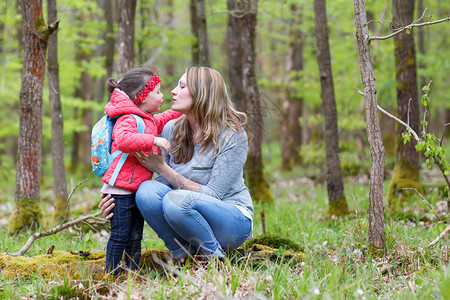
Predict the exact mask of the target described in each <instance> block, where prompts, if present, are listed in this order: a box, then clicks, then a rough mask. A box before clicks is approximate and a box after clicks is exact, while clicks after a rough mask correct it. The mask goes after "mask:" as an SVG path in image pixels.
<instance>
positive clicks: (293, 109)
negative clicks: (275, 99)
mask: <svg viewBox="0 0 450 300" xmlns="http://www.w3.org/2000/svg"><path fill="white" fill-rule="evenodd" d="M291 15H292V19H291V24H290V28H289V50H288V55H287V57H286V79H285V82H286V85H287V88H286V96H285V98H284V99H285V100H284V101H283V105H282V118H281V149H282V150H281V158H282V168H283V169H284V170H291V169H292V166H293V165H298V164H300V163H301V158H300V150H301V147H302V128H301V127H300V121H299V119H300V117H301V116H302V112H303V97H301V96H298V94H299V90H301V89H302V87H301V86H300V80H301V75H300V72H301V71H302V70H303V45H304V37H303V33H302V32H301V30H300V29H299V26H300V24H301V18H302V12H301V10H300V9H299V8H298V7H297V6H296V5H294V4H292V5H291ZM294 74H295V75H294Z"/></svg>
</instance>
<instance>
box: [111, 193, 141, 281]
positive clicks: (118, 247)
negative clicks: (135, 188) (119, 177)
mask: <svg viewBox="0 0 450 300" xmlns="http://www.w3.org/2000/svg"><path fill="white" fill-rule="evenodd" d="M113 197H114V199H115V207H114V208H113V209H112V211H111V212H112V213H114V216H113V217H112V219H111V235H110V237H109V240H108V245H107V247H106V271H107V272H111V271H113V270H114V273H113V275H117V274H119V273H120V270H119V269H118V268H117V266H118V265H119V264H120V261H121V260H122V256H123V253H124V251H125V259H126V260H125V261H126V265H127V267H129V268H131V269H137V268H138V266H139V260H140V257H141V240H142V228H143V222H144V221H143V218H142V216H141V215H140V213H139V211H138V210H137V208H136V202H135V194H130V195H113ZM132 261H133V262H132Z"/></svg>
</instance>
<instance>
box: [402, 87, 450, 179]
mask: <svg viewBox="0 0 450 300" xmlns="http://www.w3.org/2000/svg"><path fill="white" fill-rule="evenodd" d="M430 85H431V82H430V83H429V84H428V85H426V86H424V87H423V88H422V91H423V92H424V94H423V96H422V99H421V103H422V105H423V106H424V107H425V114H427V113H429V107H430V102H431V99H430V97H429V94H430V92H431V89H430ZM422 125H423V128H424V129H423V130H422V132H421V136H420V137H419V141H418V142H417V144H416V150H417V151H418V152H422V151H423V153H424V155H425V157H426V160H425V163H426V166H427V168H428V169H430V168H431V167H432V165H433V164H437V165H438V167H439V169H440V170H441V172H442V173H443V174H444V175H445V176H448V175H449V170H450V164H449V163H448V161H447V158H446V151H445V148H444V147H443V145H442V141H441V140H440V139H439V138H438V137H436V136H435V135H434V134H432V133H430V132H428V122H427V121H422ZM411 135H412V133H411V129H409V128H408V130H407V131H406V132H405V133H403V134H402V138H403V142H404V143H407V142H408V141H410V140H411Z"/></svg>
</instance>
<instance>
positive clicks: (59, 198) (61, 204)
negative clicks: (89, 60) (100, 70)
mask: <svg viewBox="0 0 450 300" xmlns="http://www.w3.org/2000/svg"><path fill="white" fill-rule="evenodd" d="M47 15H48V21H49V22H54V21H56V20H57V10H56V0H48V1H47ZM57 33H58V32H55V33H53V34H52V35H51V36H50V38H49V43H48V77H49V80H48V81H49V98H50V113H51V118H52V138H51V143H50V147H51V153H52V162H53V163H52V165H53V180H54V187H53V190H54V192H55V199H54V201H53V205H54V207H55V212H54V213H53V219H54V221H55V222H58V221H62V220H63V219H64V216H65V214H66V208H67V185H66V171H65V169H64V137H63V115H62V106H61V99H60V89H59V65H58V35H57Z"/></svg>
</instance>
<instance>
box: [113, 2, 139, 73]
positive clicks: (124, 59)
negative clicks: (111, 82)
mask: <svg viewBox="0 0 450 300" xmlns="http://www.w3.org/2000/svg"><path fill="white" fill-rule="evenodd" d="M136 1H137V0H119V1H118V8H120V9H119V12H120V14H119V33H118V36H117V45H118V48H117V49H118V50H117V60H118V67H119V72H118V73H119V76H123V75H124V74H125V73H126V72H127V71H129V70H131V69H133V67H134V15H135V12H136Z"/></svg>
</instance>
